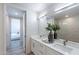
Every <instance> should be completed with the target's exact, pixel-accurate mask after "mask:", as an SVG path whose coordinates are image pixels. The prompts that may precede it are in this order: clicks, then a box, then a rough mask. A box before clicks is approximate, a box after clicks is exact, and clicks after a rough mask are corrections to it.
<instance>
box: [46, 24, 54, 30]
mask: <svg viewBox="0 0 79 59" xmlns="http://www.w3.org/2000/svg"><path fill="white" fill-rule="evenodd" d="M46 30H48V31H52V30H53V29H52V24H50V23H48V26H47V27H46Z"/></svg>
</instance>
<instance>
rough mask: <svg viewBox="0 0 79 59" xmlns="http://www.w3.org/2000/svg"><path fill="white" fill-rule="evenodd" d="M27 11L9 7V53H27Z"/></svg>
mask: <svg viewBox="0 0 79 59" xmlns="http://www.w3.org/2000/svg"><path fill="white" fill-rule="evenodd" d="M25 20H26V19H25V11H22V10H19V9H16V8H12V7H10V8H8V25H7V26H8V27H7V29H8V31H7V32H8V33H7V35H8V36H7V54H8V55H25V49H26V45H25V44H26V21H25Z"/></svg>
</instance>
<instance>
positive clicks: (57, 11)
mask: <svg viewBox="0 0 79 59" xmlns="http://www.w3.org/2000/svg"><path fill="white" fill-rule="evenodd" d="M77 6H79V4H70V5H67V6H65V7H62V8H60V9H58V10H56V11H55V12H56V13H55V14H57V13H60V12H63V11H66V10H69V9H71V8H74V7H77Z"/></svg>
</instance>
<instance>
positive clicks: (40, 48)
mask: <svg viewBox="0 0 79 59" xmlns="http://www.w3.org/2000/svg"><path fill="white" fill-rule="evenodd" d="M31 50H32V52H33V53H34V54H35V55H62V54H61V53H59V52H57V51H55V50H54V49H52V48H50V47H48V46H46V45H44V44H43V43H41V42H40V41H38V40H34V39H32V38H31Z"/></svg>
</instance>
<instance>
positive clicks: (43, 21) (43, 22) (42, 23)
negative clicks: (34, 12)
mask: <svg viewBox="0 0 79 59" xmlns="http://www.w3.org/2000/svg"><path fill="white" fill-rule="evenodd" d="M47 23H54V18H53V17H52V16H47V15H46V16H42V17H40V18H39V19H38V32H39V35H42V36H46V37H48V31H47V30H46V29H45V28H46V27H47Z"/></svg>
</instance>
